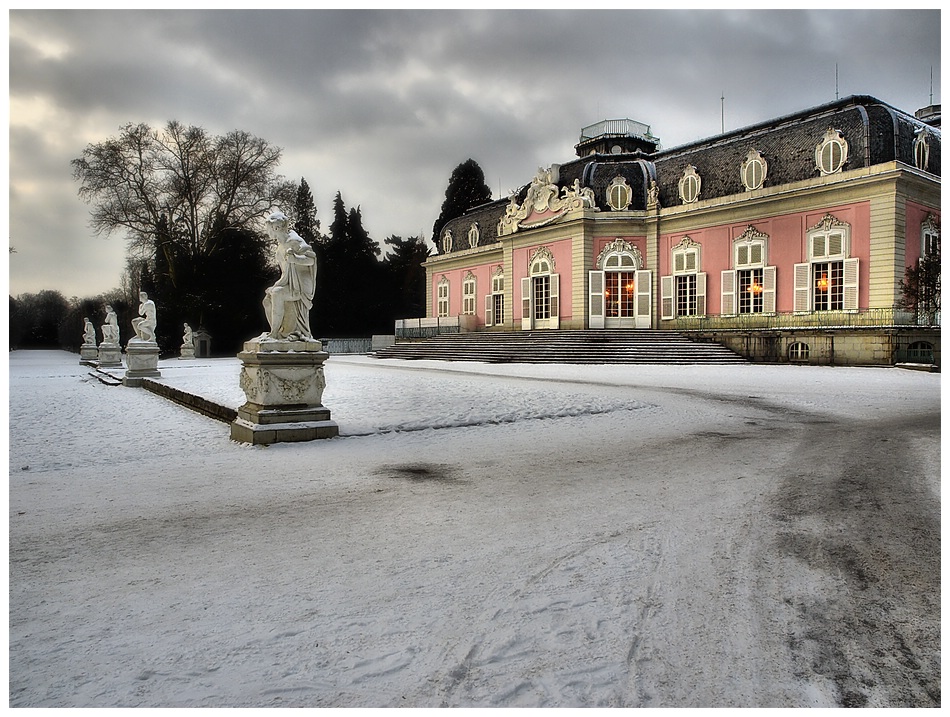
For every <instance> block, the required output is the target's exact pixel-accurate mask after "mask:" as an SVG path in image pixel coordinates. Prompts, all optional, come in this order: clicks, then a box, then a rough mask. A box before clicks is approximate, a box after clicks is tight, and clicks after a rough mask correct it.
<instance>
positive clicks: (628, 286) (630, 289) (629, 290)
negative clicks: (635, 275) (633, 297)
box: [627, 281, 633, 294]
mask: <svg viewBox="0 0 950 717" xmlns="http://www.w3.org/2000/svg"><path fill="white" fill-rule="evenodd" d="M627 293H629V294H632V293H633V282H632V281H631V282H630V283H629V284H627Z"/></svg>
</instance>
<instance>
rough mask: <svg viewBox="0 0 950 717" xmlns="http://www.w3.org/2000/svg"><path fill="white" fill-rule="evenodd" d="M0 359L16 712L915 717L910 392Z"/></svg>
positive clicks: (925, 563)
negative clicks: (290, 419) (593, 710)
mask: <svg viewBox="0 0 950 717" xmlns="http://www.w3.org/2000/svg"><path fill="white" fill-rule="evenodd" d="M9 361H10V371H9V373H10V383H9V402H10V410H9V419H10V436H9V438H10V450H9V461H10V463H9V467H10V499H9V500H10V503H9V531H10V571H9V578H10V591H9V595H10V652H9V664H10V705H11V706H14V707H63V706H81V707H132V706H143V707H144V706H150V707H224V706H240V707H272V706H314V707H357V706H359V707H390V706H407V707H439V706H476V707H491V706H542V707H544V706H562V707H570V706H582V707H593V706H605V707H606V706H629V707H698V706H718V707H725V706H743V707H753V706H763V707H783V706H785V707H797V706H835V705H866V706H934V705H939V701H940V659H939V646H940V604H939V575H940V560H939V545H940V543H939V539H940V536H939V525H940V483H939V480H940V471H939V415H940V376H939V375H938V374H927V373H919V372H912V371H903V370H900V369H892V368H827V367H794V366H762V365H749V366H678V367H670V366H568V365H562V366H550V365H488V364H479V363H442V362H426V361H419V362H399V361H391V360H385V361H380V360H375V359H372V358H368V357H361V356H332V357H331V358H330V360H329V361H328V362H327V365H326V377H327V388H326V391H325V393H324V404H325V405H326V406H327V407H328V408H330V410H331V412H332V418H333V420H335V421H337V423H338V424H339V425H340V433H341V437H339V438H335V439H332V440H324V441H314V442H311V443H293V444H277V445H273V446H248V445H245V444H238V443H234V442H231V441H229V439H228V436H229V429H228V426H227V425H226V424H224V423H220V422H216V421H214V420H212V419H209V418H206V417H204V416H201V415H199V414H196V413H193V412H190V411H188V410H187V409H184V408H181V407H179V406H176V405H175V404H173V403H171V402H169V401H167V400H165V399H162V398H160V397H158V396H156V395H154V394H151V393H149V392H147V391H145V390H143V389H135V388H127V387H124V386H118V387H115V386H107V385H104V384H102V383H100V382H98V381H97V380H95V379H94V378H92V377H91V376H90V375H89V369H88V368H85V367H83V366H80V365H79V359H78V356H77V355H75V354H69V353H65V352H14V353H11V354H10V359H9ZM159 368H160V370H161V372H162V379H161V380H162V381H163V382H166V383H168V384H170V385H173V386H176V387H179V388H182V389H184V390H186V391H190V392H192V393H196V394H198V395H202V396H204V397H206V398H210V399H212V400H215V401H217V402H219V403H222V404H224V405H229V406H231V407H235V408H236V407H237V406H238V405H240V404H241V403H243V400H244V397H243V394H242V392H241V390H240V388H239V387H238V375H239V371H240V365H239V362H238V361H237V359H211V360H209V359H199V360H195V361H178V360H176V359H171V360H163V361H161V362H160V365H159ZM116 373H117V374H118V375H121V371H118V372H116Z"/></svg>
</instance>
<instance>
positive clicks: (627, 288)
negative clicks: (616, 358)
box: [588, 239, 653, 329]
mask: <svg viewBox="0 0 950 717" xmlns="http://www.w3.org/2000/svg"><path fill="white" fill-rule="evenodd" d="M595 266H596V267H597V268H596V269H595V270H594V271H591V272H590V273H589V277H588V279H589V285H588V286H589V300H590V301H589V311H588V326H589V327H590V328H592V329H604V328H607V329H619V328H630V329H632V328H638V329H648V328H650V327H651V325H652V320H651V314H652V298H653V273H652V272H651V271H648V270H645V269H643V268H642V267H643V258H642V257H641V255H640V250H639V249H637V248H636V247H635V246H633V245H632V244H630V243H629V242H627V241H624V240H623V239H617V240H615V241H613V242H611V243H610V244H608V245H607V246H606V247H604V250H603V251H602V252H601V253H600V255H599V256H598V257H597V262H596V264H595Z"/></svg>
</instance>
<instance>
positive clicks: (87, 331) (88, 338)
mask: <svg viewBox="0 0 950 717" xmlns="http://www.w3.org/2000/svg"><path fill="white" fill-rule="evenodd" d="M82 321H83V333H82V343H83V346H95V345H96V327H95V326H93V325H92V322H91V321H90V320H89V317H88V316H84V317H83V319H82Z"/></svg>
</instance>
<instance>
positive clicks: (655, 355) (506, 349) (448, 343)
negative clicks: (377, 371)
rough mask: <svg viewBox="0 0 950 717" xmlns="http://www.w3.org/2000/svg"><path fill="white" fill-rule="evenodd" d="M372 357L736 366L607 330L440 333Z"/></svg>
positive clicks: (642, 332)
mask: <svg viewBox="0 0 950 717" xmlns="http://www.w3.org/2000/svg"><path fill="white" fill-rule="evenodd" d="M375 355H376V357H377V358H394V359H430V360H436V361H484V362H485V363H577V364H737V363H739V364H741V363H747V361H746V359H744V358H743V357H742V356H740V355H739V354H737V353H735V352H734V351H732V350H730V349H727V348H726V347H725V346H722V345H721V344H717V343H711V342H697V341H693V340H692V339H690V338H688V337H687V336H684V335H683V334H680V333H677V332H675V331H659V330H652V329H609V330H603V331H598V330H576V331H569V330H567V331H509V332H498V331H491V332H488V331H486V332H468V333H459V334H440V335H438V336H433V337H432V338H429V339H424V340H419V341H406V342H400V343H396V344H393V345H392V346H388V347H387V348H385V349H380V350H378V351H376V354H375Z"/></svg>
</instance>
